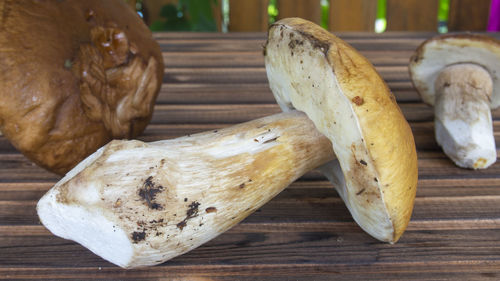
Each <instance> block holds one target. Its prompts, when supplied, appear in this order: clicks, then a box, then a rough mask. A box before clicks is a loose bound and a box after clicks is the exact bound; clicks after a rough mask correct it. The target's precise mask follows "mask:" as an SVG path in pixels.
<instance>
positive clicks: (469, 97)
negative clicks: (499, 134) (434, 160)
mask: <svg viewBox="0 0 500 281" xmlns="http://www.w3.org/2000/svg"><path fill="white" fill-rule="evenodd" d="M434 86H435V89H436V102H435V111H434V112H435V133H436V140H437V143H438V144H439V145H440V146H442V147H443V150H444V152H445V153H446V155H448V157H450V158H451V159H452V160H453V161H454V162H455V164H457V165H458V166H460V167H463V168H473V169H484V168H487V167H488V166H490V165H491V164H493V163H494V162H495V161H496V158H497V155H496V148H495V138H494V136H493V126H492V120H491V112H490V98H491V93H492V79H491V77H490V75H489V73H488V71H486V70H485V69H484V68H483V67H481V66H478V65H475V64H456V65H451V66H448V67H446V68H445V69H443V70H442V71H441V72H440V74H439V76H438V77H437V79H436V81H435V85H434Z"/></svg>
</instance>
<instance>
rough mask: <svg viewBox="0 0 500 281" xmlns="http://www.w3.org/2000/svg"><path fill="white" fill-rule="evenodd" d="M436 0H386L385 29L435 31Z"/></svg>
mask: <svg viewBox="0 0 500 281" xmlns="http://www.w3.org/2000/svg"><path fill="white" fill-rule="evenodd" d="M438 2H439V1H438V0H405V1H400V0H387V12H386V18H387V31H398V30H404V31H437V11H438Z"/></svg>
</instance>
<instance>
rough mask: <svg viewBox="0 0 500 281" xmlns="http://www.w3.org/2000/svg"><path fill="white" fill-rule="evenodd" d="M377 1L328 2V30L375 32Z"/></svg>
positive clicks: (336, 0)
mask: <svg viewBox="0 0 500 281" xmlns="http://www.w3.org/2000/svg"><path fill="white" fill-rule="evenodd" d="M376 16H377V1H373V0H330V11H329V18H328V20H329V22H328V29H329V30H331V31H334V32H336V31H337V32H338V31H371V32H373V31H375V18H376Z"/></svg>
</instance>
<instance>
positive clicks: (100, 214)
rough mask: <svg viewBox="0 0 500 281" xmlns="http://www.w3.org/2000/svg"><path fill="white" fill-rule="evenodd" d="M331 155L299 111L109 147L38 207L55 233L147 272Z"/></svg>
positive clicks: (233, 220)
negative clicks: (156, 140)
mask: <svg viewBox="0 0 500 281" xmlns="http://www.w3.org/2000/svg"><path fill="white" fill-rule="evenodd" d="M334 158H335V156H334V153H333V150H332V146H331V143H330V141H329V140H328V139H327V138H326V137H325V136H323V135H322V134H321V133H319V132H318V131H317V130H316V129H315V126H314V124H313V123H312V122H311V121H310V120H309V119H308V118H307V117H306V115H305V114H303V113H300V112H297V111H292V112H288V113H282V114H277V115H273V116H269V117H265V118H261V119H257V120H254V121H251V122H247V123H243V124H240V125H236V126H232V127H229V128H225V129H221V130H215V131H210V132H206V133H201V134H196V135H192V136H186V137H182V138H178V139H172V140H166V141H159V142H153V143H143V142H140V141H113V142H111V143H109V144H108V145H106V146H104V147H103V148H101V149H100V150H98V151H97V152H95V153H94V154H92V155H91V156H89V157H88V158H87V159H86V160H84V161H83V162H82V163H80V164H79V165H78V166H76V167H75V168H74V169H73V170H71V171H70V172H69V173H68V174H67V175H66V176H65V177H64V178H63V179H62V180H61V181H60V182H59V183H57V184H56V185H55V186H54V187H53V188H52V189H51V190H50V191H49V192H47V194H45V195H44V196H43V198H42V199H41V200H40V201H39V203H38V205H37V210H38V215H39V217H40V221H41V222H42V223H43V224H44V225H45V227H47V228H48V229H49V230H50V231H51V232H52V233H54V234H55V235H57V236H60V237H63V238H66V239H71V240H74V241H76V242H78V243H80V244H82V245H83V246H85V247H86V248H88V249H90V250H91V251H92V252H94V253H95V254H97V255H99V256H101V257H102V258H104V259H106V260H108V261H110V262H112V263H114V264H116V265H119V266H121V267H125V268H132V267H141V266H150V265H155V264H159V263H162V262H165V261H166V260H169V259H171V258H173V257H176V256H178V255H181V254H183V253H185V252H188V251H190V250H192V249H194V248H196V247H198V246H200V245H201V244H203V243H205V242H207V241H209V240H211V239H212V238H214V237H216V236H217V235H219V234H221V233H222V232H224V231H226V230H228V229H229V228H231V227H232V226H234V225H235V224H237V223H238V222H240V221H241V220H243V219H244V218H245V217H247V216H248V215H249V214H251V213H252V212H253V211H255V210H256V209H258V208H260V207H261V206H262V205H263V204H265V203H266V202H267V201H269V200H271V199H272V198H273V197H274V196H275V195H277V194H278V193H279V192H281V191H282V190H283V189H284V188H286V187H287V186H288V185H289V184H291V183H292V182H293V181H295V180H296V179H297V178H299V177H300V176H302V175H303V174H305V173H306V172H308V171H309V170H311V169H313V168H316V167H318V166H320V165H322V164H324V163H326V162H328V161H331V160H333V159H334Z"/></svg>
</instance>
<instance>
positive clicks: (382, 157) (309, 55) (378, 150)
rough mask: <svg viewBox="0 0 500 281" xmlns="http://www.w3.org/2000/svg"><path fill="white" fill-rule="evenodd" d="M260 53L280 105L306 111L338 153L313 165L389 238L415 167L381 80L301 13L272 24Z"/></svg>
mask: <svg viewBox="0 0 500 281" xmlns="http://www.w3.org/2000/svg"><path fill="white" fill-rule="evenodd" d="M265 53H266V57H265V62H266V70H267V77H268V79H269V84H270V86H271V90H272V92H273V94H274V96H275V98H276V100H277V102H278V104H279V105H280V107H281V108H282V109H283V110H284V111H289V110H292V109H296V110H299V111H303V112H305V113H306V114H307V116H308V117H309V118H310V119H311V120H312V121H313V122H314V124H315V125H316V127H317V128H318V130H319V131H320V132H321V133H323V134H324V135H326V136H327V137H328V138H329V139H330V140H331V142H332V145H333V151H334V152H335V155H336V156H337V160H336V161H334V162H331V163H328V164H327V165H325V166H323V167H321V168H320V170H321V171H322V172H323V173H324V174H325V175H326V176H327V177H328V178H329V179H330V180H331V181H332V182H333V183H334V185H335V188H336V189H337V191H338V193H339V194H340V196H341V197H342V199H343V200H344V202H345V204H346V206H347V207H348V209H349V210H350V212H351V214H352V216H353V218H354V219H355V220H356V222H357V223H358V224H359V225H360V226H361V227H362V228H363V229H364V230H365V231H366V232H368V233H369V234H371V235H372V236H373V237H375V238H377V239H379V240H381V241H387V242H391V243H393V242H396V241H397V240H398V239H399V237H400V236H401V235H402V233H403V232H404V230H405V229H406V226H407V224H408V222H409V220H410V216H411V212H412V209H413V201H414V198H415V194H416V189H417V178H418V167H417V156H416V149H415V142H414V140H413V134H412V131H411V128H410V126H409V125H408V123H407V122H406V120H405V118H404V116H403V114H402V113H401V111H400V109H399V107H398V105H397V103H396V100H395V98H394V96H393V95H392V93H391V92H390V90H389V88H388V87H387V85H386V84H385V82H384V81H383V79H382V78H381V77H380V76H379V74H378V73H377V72H376V70H375V68H374V67H373V65H371V63H370V62H369V61H368V60H367V59H366V58H365V57H363V56H362V55H361V54H359V53H358V52H357V51H356V50H355V49H354V48H352V47H351V46H349V45H348V44H346V43H345V42H344V41H342V40H341V39H339V38H337V37H335V36H334V35H332V34H331V33H329V32H328V31H326V30H324V29H322V28H320V27H319V26H317V25H315V24H312V23H310V22H308V21H305V20H303V19H300V18H289V19H283V20H281V21H279V22H276V23H275V24H273V25H271V27H270V29H269V36H268V41H267V44H266V47H265ZM328 108H334V110H327V109H328Z"/></svg>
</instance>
